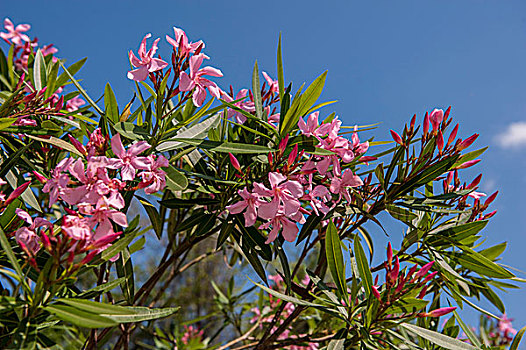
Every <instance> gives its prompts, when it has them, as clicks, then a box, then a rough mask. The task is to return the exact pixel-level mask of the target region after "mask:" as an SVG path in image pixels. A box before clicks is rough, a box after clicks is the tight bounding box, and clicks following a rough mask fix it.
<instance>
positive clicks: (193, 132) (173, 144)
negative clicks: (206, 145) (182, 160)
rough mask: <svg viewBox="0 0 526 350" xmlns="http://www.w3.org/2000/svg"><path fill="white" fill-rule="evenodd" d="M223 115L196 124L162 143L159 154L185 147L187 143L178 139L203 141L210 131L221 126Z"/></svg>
mask: <svg viewBox="0 0 526 350" xmlns="http://www.w3.org/2000/svg"><path fill="white" fill-rule="evenodd" d="M220 117H221V114H220V113H217V114H216V115H214V116H212V117H210V118H208V119H206V120H204V121H202V122H200V123H198V124H196V125H193V126H191V127H189V128H188V129H184V130H180V131H179V132H178V133H177V134H176V135H175V137H174V138H170V139H169V140H168V141H165V142H163V143H161V144H160V145H159V146H157V150H158V151H159V152H166V151H171V150H174V149H177V148H180V147H183V146H184V145H185V142H180V141H175V140H176V139H178V138H183V139H192V140H194V141H196V142H198V140H202V139H204V138H205V137H206V135H207V134H208V131H209V130H210V129H213V128H216V127H217V126H218V125H219V121H220Z"/></svg>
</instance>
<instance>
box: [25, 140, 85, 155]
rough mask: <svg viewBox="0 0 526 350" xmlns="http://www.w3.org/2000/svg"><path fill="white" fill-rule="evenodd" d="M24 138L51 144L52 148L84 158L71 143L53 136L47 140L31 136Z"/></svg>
mask: <svg viewBox="0 0 526 350" xmlns="http://www.w3.org/2000/svg"><path fill="white" fill-rule="evenodd" d="M26 136H27V137H29V138H31V139H33V140H37V141H40V142H45V143H49V144H51V145H53V146H56V147H58V148H60V149H63V150H66V151H68V152H71V153H74V154H76V155H78V156H79V157H84V155H83V154H82V153H80V152H79V151H78V150H77V149H76V148H75V146H73V145H72V144H71V143H69V142H67V141H64V140H62V139H59V138H57V137H55V136H50V137H48V138H45V137H38V136H33V135H26Z"/></svg>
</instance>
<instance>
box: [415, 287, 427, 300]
mask: <svg viewBox="0 0 526 350" xmlns="http://www.w3.org/2000/svg"><path fill="white" fill-rule="evenodd" d="M426 293H427V285H425V286H424V288H422V290H421V291H420V293H418V296H417V298H418V299H422V298H424V297H425V296H426Z"/></svg>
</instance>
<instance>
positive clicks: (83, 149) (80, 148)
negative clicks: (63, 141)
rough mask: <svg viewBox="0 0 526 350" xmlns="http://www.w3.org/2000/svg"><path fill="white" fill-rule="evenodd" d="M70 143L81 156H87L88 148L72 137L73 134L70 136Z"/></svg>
mask: <svg viewBox="0 0 526 350" xmlns="http://www.w3.org/2000/svg"><path fill="white" fill-rule="evenodd" d="M68 137H69V141H71V143H72V144H73V146H74V147H75V148H76V149H77V151H79V152H80V153H81V154H83V155H86V154H87V153H88V152H87V151H86V147H84V145H83V144H82V143H80V142H79V140H77V139H76V138H74V137H73V136H71V134H68Z"/></svg>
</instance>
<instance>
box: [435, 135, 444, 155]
mask: <svg viewBox="0 0 526 350" xmlns="http://www.w3.org/2000/svg"><path fill="white" fill-rule="evenodd" d="M436 140H437V147H438V150H439V151H440V153H442V150H443V149H444V136H443V135H442V130H438V135H437V137H436Z"/></svg>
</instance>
